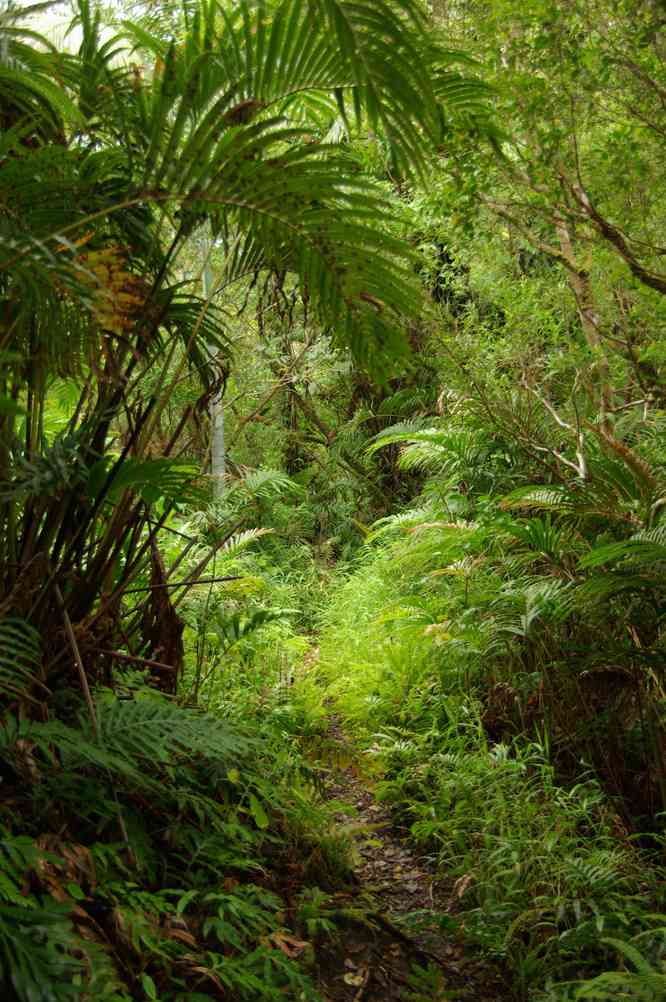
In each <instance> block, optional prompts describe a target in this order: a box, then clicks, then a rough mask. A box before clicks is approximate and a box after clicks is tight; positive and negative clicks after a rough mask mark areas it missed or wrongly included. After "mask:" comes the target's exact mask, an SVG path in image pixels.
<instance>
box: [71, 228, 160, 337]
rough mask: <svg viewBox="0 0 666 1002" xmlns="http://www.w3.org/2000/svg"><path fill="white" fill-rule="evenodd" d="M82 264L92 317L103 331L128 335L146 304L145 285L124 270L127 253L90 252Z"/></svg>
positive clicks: (113, 250) (119, 250)
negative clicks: (88, 285) (87, 278)
mask: <svg viewBox="0 0 666 1002" xmlns="http://www.w3.org/2000/svg"><path fill="white" fill-rule="evenodd" d="M83 263H84V265H85V267H86V269H87V271H88V272H89V273H90V275H91V284H92V281H93V280H94V286H93V305H92V314H93V317H94V319H95V322H96V323H97V324H98V325H99V327H100V328H101V329H102V330H105V331H110V332H112V333H114V334H128V333H129V332H130V331H132V330H133V329H134V327H135V324H136V320H137V317H138V315H139V312H140V310H141V309H142V307H143V306H144V304H145V301H146V287H145V283H144V281H143V280H142V279H141V278H139V277H138V276H137V275H134V274H132V272H130V271H128V270H127V253H126V252H125V250H124V249H123V248H122V247H119V246H117V245H116V246H110V247H105V248H103V249H102V250H98V251H90V252H89V253H88V254H86V255H84V257H83Z"/></svg>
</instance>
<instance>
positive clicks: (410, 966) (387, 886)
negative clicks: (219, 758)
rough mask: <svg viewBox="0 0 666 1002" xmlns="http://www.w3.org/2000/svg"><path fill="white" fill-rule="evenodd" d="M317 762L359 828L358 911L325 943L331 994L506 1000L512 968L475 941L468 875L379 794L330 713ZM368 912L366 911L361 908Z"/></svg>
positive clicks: (325, 980)
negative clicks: (416, 836) (449, 864)
mask: <svg viewBox="0 0 666 1002" xmlns="http://www.w3.org/2000/svg"><path fill="white" fill-rule="evenodd" d="M317 758H318V762H317V764H318V765H319V767H320V768H321V769H322V771H324V774H325V787H326V793H327V795H328V798H329V799H330V800H333V801H335V802H336V804H337V803H339V804H340V811H339V812H338V813H337V815H336V819H337V820H338V822H339V823H340V825H341V827H344V828H345V829H346V830H348V831H349V832H350V833H351V834H352V837H353V843H354V845H353V863H354V881H355V885H356V886H355V888H354V889H353V890H352V891H351V892H350V893H347V894H340V895H338V897H339V900H340V907H341V908H345V907H347V908H350V909H351V908H353V906H354V904H355V903H356V904H361V908H359V912H358V914H359V921H358V922H357V923H353V925H349V926H346V927H345V928H344V929H343V931H342V933H341V935H340V937H339V938H338V939H335V940H332V941H330V942H329V943H328V944H327V945H326V947H325V948H323V949H322V950H321V951H319V954H318V959H317V972H316V980H317V982H318V986H319V988H320V990H321V992H322V995H323V997H324V998H325V999H327V1000H330V1002H448V1000H449V999H457V1000H462V1002H472V1000H478V1002H503V1000H505V999H506V1000H508V999H510V998H512V994H511V991H510V988H509V985H508V980H507V978H506V977H505V975H504V974H503V972H502V971H501V970H500V969H499V968H498V967H496V966H494V965H493V964H492V963H491V962H490V961H489V960H488V959H487V958H485V957H479V955H478V952H477V953H475V952H474V951H473V950H472V949H469V948H466V947H465V943H464V930H463V929H462V926H461V925H460V923H459V922H458V921H457V920H456V917H455V916H456V910H457V905H458V900H459V893H458V892H459V883H458V884H456V883H455V882H454V881H451V880H447V879H446V877H445V876H444V877H443V878H442V877H441V876H440V875H438V874H436V873H434V872H433V870H432V867H431V866H430V865H429V862H428V861H427V860H426V859H424V858H422V857H420V856H419V855H418V854H417V853H416V851H415V849H414V847H413V846H411V845H410V843H409V841H408V839H407V837H406V834H407V833H406V831H404V830H401V829H400V828H399V827H398V826H396V824H395V823H394V821H393V819H392V817H391V815H390V813H389V811H388V810H387V809H386V807H385V806H383V805H382V804H381V803H378V801H377V800H376V798H375V795H374V793H373V779H372V777H371V776H369V775H367V771H365V770H364V769H363V768H362V765H361V764H360V760H361V755H360V753H359V751H358V750H357V749H356V748H355V747H354V746H353V745H352V744H351V743H350V742H349V741H348V739H347V738H346V737H345V735H344V734H343V733H342V731H341V729H340V726H339V724H338V722H337V721H336V720H335V719H333V720H332V721H331V723H330V727H329V731H328V734H327V736H326V740H325V741H324V742H322V748H321V751H320V752H319V754H318V756H317ZM360 916H363V918H361V917H360Z"/></svg>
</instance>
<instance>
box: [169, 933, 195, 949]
mask: <svg viewBox="0 0 666 1002" xmlns="http://www.w3.org/2000/svg"><path fill="white" fill-rule="evenodd" d="M168 935H169V939H177V940H178V941H179V942H180V943H184V944H185V946H192V947H196V945H197V941H196V939H195V938H194V936H193V935H192V933H191V932H185V930H184V929H170V930H169V933H168Z"/></svg>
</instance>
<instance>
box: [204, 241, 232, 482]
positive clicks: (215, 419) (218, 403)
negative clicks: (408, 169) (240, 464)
mask: <svg viewBox="0 0 666 1002" xmlns="http://www.w3.org/2000/svg"><path fill="white" fill-rule="evenodd" d="M212 247H213V240H212V237H211V236H210V235H207V236H206V237H205V239H204V244H203V251H204V266H203V272H202V274H201V285H202V291H203V297H204V299H205V300H206V301H208V300H209V299H210V297H211V294H212V291H213V270H212V268H211V266H210V254H211V250H212ZM208 350H209V353H210V354H211V355H213V354H214V353H215V350H214V348H213V347H212V346H209V348H208ZM210 426H211V443H210V472H211V475H212V477H213V493H214V496H215V498H216V499H217V498H220V497H222V495H223V494H224V477H225V474H226V467H227V455H226V442H225V437H224V404H223V402H222V391H220V392H219V393H217V394H216V395H215V397H213V399H212V401H211V404H210Z"/></svg>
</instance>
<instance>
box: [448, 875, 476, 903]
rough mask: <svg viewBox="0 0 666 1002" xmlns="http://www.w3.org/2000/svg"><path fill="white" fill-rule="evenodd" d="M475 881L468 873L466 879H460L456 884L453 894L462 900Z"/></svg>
mask: <svg viewBox="0 0 666 1002" xmlns="http://www.w3.org/2000/svg"><path fill="white" fill-rule="evenodd" d="M473 880H474V877H473V876H472V874H471V873H466V874H465V876H464V877H458V879H457V880H456V882H455V884H454V885H453V893H454V894H455V896H456V897H457V898H458V899H460V898H462V896H463V895H464V894H465V892H466V891H467V890H468V888H469V887H470V885H471V884H472V881H473Z"/></svg>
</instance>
